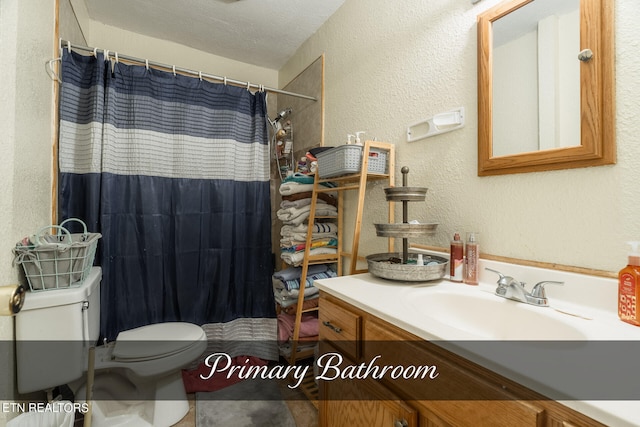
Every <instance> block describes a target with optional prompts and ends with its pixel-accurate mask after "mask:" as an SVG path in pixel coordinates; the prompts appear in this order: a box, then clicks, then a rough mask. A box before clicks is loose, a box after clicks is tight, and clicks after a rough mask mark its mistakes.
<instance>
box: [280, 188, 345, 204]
mask: <svg viewBox="0 0 640 427" xmlns="http://www.w3.org/2000/svg"><path fill="white" fill-rule="evenodd" d="M312 194H313V193H312V192H311V191H302V192H300V193H293V194H284V195H282V200H287V201H294V200H300V199H310V198H311V196H312ZM318 200H323V201H325V202H327V203H329V204H330V205H333V206H337V205H338V200H337V199H336V196H335V195H333V194H331V193H318Z"/></svg>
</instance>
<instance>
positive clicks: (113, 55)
mask: <svg viewBox="0 0 640 427" xmlns="http://www.w3.org/2000/svg"><path fill="white" fill-rule="evenodd" d="M63 47H66V48H67V49H70V50H71V49H76V50H82V51H85V52H91V53H93V54H96V53H97V52H98V51H101V52H103V53H104V55H105V56H106V57H107V58H113V59H115V60H116V61H118V60H120V59H124V60H125V61H130V62H137V63H140V64H144V65H146V66H147V67H149V66H153V67H158V68H164V69H167V70H171V71H173V73H174V74H175V73H176V72H181V73H185V74H192V75H195V76H197V77H200V78H207V79H212V80H218V81H221V82H223V83H224V84H228V83H230V84H233V85H237V86H246V87H247V89H249V88H254V89H258V90H261V91H267V92H271V93H278V94H282V95H289V96H294V97H296V98H303V99H308V100H311V101H317V99H316V98H315V97H313V96H309V95H302V94H300V93H295V92H288V91H286V90H281V89H274V88H271V87H265V86H263V85H258V84H254V83H250V82H243V81H239V80H234V79H229V78H227V77H226V76H225V77H220V76H216V75H213V74H208V73H203V72H202V71H195V70H190V69H188V68H182V67H176V66H175V65H168V64H162V63H160V62H155V61H149V60H148V59H141V58H136V57H133V56H129V55H122V54H119V53H118V52H112V51H109V50H107V49H100V48H95V47H87V46H81V45H75V44H72V43H71V42H70V41H68V40H62V39H60V51H61V52H62V48H63Z"/></svg>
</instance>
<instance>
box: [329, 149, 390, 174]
mask: <svg viewBox="0 0 640 427" xmlns="http://www.w3.org/2000/svg"><path fill="white" fill-rule="evenodd" d="M317 158H318V172H319V174H320V178H333V177H335V176H340V175H347V174H350V173H358V172H360V168H361V167H362V147H361V146H359V145H342V146H340V147H336V148H332V149H331V150H327V151H323V152H321V153H318V155H317ZM386 168H387V152H386V151H384V150H376V149H373V148H372V149H371V150H369V166H368V168H367V171H368V172H369V173H380V174H382V173H385V171H386Z"/></svg>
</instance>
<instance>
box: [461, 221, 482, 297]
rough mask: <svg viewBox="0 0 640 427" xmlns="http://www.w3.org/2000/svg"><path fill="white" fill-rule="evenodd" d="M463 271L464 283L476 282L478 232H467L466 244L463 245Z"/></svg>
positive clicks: (473, 283) (478, 259)
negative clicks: (464, 259) (464, 262)
mask: <svg viewBox="0 0 640 427" xmlns="http://www.w3.org/2000/svg"><path fill="white" fill-rule="evenodd" d="M465 257H466V264H465V267H466V268H465V272H464V283H466V284H467V285H477V284H478V276H479V271H478V263H479V262H480V245H479V244H478V233H475V232H472V233H467V244H466V246H465Z"/></svg>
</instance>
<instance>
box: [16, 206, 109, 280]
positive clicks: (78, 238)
mask: <svg viewBox="0 0 640 427" xmlns="http://www.w3.org/2000/svg"><path fill="white" fill-rule="evenodd" d="M69 221H77V222H79V223H81V224H82V227H83V229H84V232H83V233H78V234H71V233H70V232H69V230H67V229H66V228H64V225H65V224H66V223H67V222H69ZM52 229H56V230H57V233H56V234H50V233H49V231H50V230H52ZM100 237H102V235H101V234H100V233H89V232H88V231H87V225H86V224H85V223H84V222H83V221H81V220H79V219H77V218H69V219H67V220H65V221H63V222H62V224H60V225H49V226H47V227H43V228H41V229H40V230H39V231H38V232H37V233H36V234H35V235H33V236H32V237H31V238H29V239H25V240H23V241H21V242H18V244H16V247H15V248H13V254H14V260H13V262H14V264H21V265H22V268H23V269H24V274H25V276H26V277H27V281H28V282H29V288H31V290H32V291H45V290H50V289H60V288H69V287H76V286H80V285H82V283H83V282H84V280H85V279H86V278H87V276H88V275H89V272H90V271H91V267H92V266H93V260H94V258H95V255H96V247H97V245H98V240H99V239H100Z"/></svg>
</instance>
